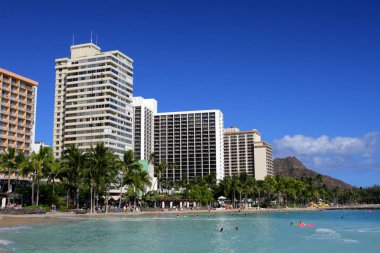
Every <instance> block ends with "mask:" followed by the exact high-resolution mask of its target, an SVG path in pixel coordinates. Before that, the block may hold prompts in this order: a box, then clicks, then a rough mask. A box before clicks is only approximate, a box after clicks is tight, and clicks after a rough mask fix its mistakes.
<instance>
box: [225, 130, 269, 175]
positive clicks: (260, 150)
mask: <svg viewBox="0 0 380 253" xmlns="http://www.w3.org/2000/svg"><path fill="white" fill-rule="evenodd" d="M224 170H225V175H226V176H233V175H239V174H240V173H242V172H246V173H247V174H248V175H251V176H254V177H255V178H256V179H257V180H263V179H264V178H265V177H266V176H268V175H273V162H272V148H271V146H270V145H269V144H268V143H266V142H263V141H261V133H260V132H259V131H257V130H255V129H254V130H248V131H240V130H239V129H238V128H236V127H231V128H226V129H224Z"/></svg>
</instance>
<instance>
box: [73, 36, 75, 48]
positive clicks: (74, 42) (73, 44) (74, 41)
mask: <svg viewBox="0 0 380 253" xmlns="http://www.w3.org/2000/svg"><path fill="white" fill-rule="evenodd" d="M74 44H75V35H74V34H73V46H74Z"/></svg>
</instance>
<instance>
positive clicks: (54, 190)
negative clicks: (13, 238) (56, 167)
mask: <svg viewBox="0 0 380 253" xmlns="http://www.w3.org/2000/svg"><path fill="white" fill-rule="evenodd" d="M54 183H55V182H54V178H53V183H52V186H53V195H54V197H55V188H54Z"/></svg>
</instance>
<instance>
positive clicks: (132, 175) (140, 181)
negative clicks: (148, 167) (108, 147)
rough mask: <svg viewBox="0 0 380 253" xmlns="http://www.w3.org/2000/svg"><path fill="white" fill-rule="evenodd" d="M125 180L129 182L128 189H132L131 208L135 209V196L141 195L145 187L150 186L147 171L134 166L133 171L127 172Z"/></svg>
mask: <svg viewBox="0 0 380 253" xmlns="http://www.w3.org/2000/svg"><path fill="white" fill-rule="evenodd" d="M127 178H128V180H130V184H129V187H131V189H133V199H134V201H133V203H134V204H133V206H134V209H135V208H136V200H137V198H138V196H137V194H140V193H143V192H144V191H145V187H147V186H151V182H150V178H149V174H148V172H147V171H145V170H143V169H142V166H136V167H134V169H132V170H129V171H128V173H127Z"/></svg>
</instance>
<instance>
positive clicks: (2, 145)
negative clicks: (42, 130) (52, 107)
mask: <svg viewBox="0 0 380 253" xmlns="http://www.w3.org/2000/svg"><path fill="white" fill-rule="evenodd" d="M37 84H38V83H37V82H36V81H33V80H31V79H29V78H26V77H23V76H20V75H18V74H15V73H12V72H10V71H7V70H5V69H2V68H0V93H1V103H0V152H3V151H5V150H6V149H7V148H8V147H14V148H15V149H16V150H17V151H18V152H25V153H27V154H28V153H30V152H31V148H32V143H34V136H35V115H36V100H37Z"/></svg>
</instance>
